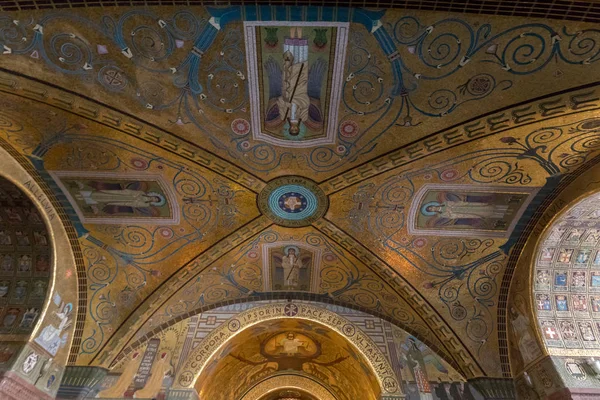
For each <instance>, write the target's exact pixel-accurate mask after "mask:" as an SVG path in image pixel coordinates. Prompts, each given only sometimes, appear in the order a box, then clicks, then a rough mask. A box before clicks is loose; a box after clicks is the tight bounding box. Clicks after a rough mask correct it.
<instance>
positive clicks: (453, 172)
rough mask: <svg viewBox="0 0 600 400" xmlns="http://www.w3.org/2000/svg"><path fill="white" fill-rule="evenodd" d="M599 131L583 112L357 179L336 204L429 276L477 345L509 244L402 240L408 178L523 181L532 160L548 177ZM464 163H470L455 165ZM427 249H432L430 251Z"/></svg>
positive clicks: (577, 157) (576, 160)
mask: <svg viewBox="0 0 600 400" xmlns="http://www.w3.org/2000/svg"><path fill="white" fill-rule="evenodd" d="M598 132H600V119H597V118H590V119H586V120H582V121H579V122H576V123H571V124H566V125H559V126H550V127H544V128H541V129H538V130H535V131H532V132H530V133H528V134H526V135H524V136H523V137H522V138H516V137H512V136H507V137H502V138H499V139H498V141H497V143H498V146H497V147H494V146H491V147H489V148H486V149H484V150H476V151H473V152H467V153H464V154H461V155H460V156H458V157H456V158H454V159H451V160H445V161H443V162H440V163H438V164H434V165H430V166H428V167H426V168H423V169H417V170H413V169H407V170H396V171H395V172H394V174H393V175H392V176H391V177H389V178H388V179H386V180H385V181H383V182H382V183H381V184H379V185H376V184H374V183H368V184H365V185H362V186H359V187H358V188H357V190H356V191H355V192H353V193H352V194H346V195H344V198H343V199H342V202H341V204H342V209H343V210H344V212H345V213H346V215H347V217H348V220H349V225H350V229H351V230H353V231H354V232H361V233H362V232H365V231H367V232H372V235H373V237H374V238H376V239H377V240H378V241H379V242H380V243H381V245H382V246H383V247H384V248H385V249H389V250H392V251H393V252H394V253H395V254H397V255H399V256H400V257H401V259H402V260H403V261H405V262H406V263H407V265H410V266H411V267H412V268H414V269H416V270H418V271H419V272H420V273H423V274H425V275H426V276H428V277H429V278H430V279H428V280H427V281H426V282H425V284H424V288H425V289H428V290H437V294H438V297H439V299H440V300H441V301H442V302H443V303H444V304H445V305H446V307H447V308H448V312H449V314H450V316H451V317H452V318H453V319H455V320H457V321H463V320H464V322H465V324H466V325H465V327H466V331H467V335H468V337H469V338H470V339H471V340H473V341H474V342H476V343H480V344H481V345H482V344H483V343H485V341H486V340H487V338H488V337H489V335H490V334H491V333H492V332H493V326H494V321H495V318H494V317H493V315H492V312H491V311H490V310H491V309H492V307H493V306H495V298H496V295H497V290H498V288H497V283H496V280H495V278H496V277H497V276H498V274H499V273H501V271H502V270H503V268H504V262H505V260H506V257H507V251H508V249H505V248H504V247H502V246H501V247H500V248H499V249H498V247H496V246H494V244H495V241H494V240H493V239H485V238H484V239H482V238H479V237H478V238H469V236H468V235H469V233H468V231H465V232H464V233H463V235H462V238H460V239H459V238H437V239H434V241H433V242H428V239H429V241H431V240H432V239H431V237H428V238H427V239H426V238H414V239H412V240H411V239H409V238H408V237H407V234H406V230H407V226H406V224H407V220H408V216H407V215H406V213H407V212H408V209H409V207H410V206H411V204H412V203H413V199H414V194H415V190H414V188H415V184H414V183H413V180H414V179H415V177H421V178H424V179H433V178H434V177H436V178H437V179H438V180H439V181H442V182H451V181H459V180H467V181H472V182H475V183H502V184H505V185H513V186H523V185H528V184H530V183H531V181H532V178H531V176H530V175H529V174H528V173H527V172H526V171H531V170H532V166H530V165H528V166H527V168H525V167H523V166H522V165H521V164H522V163H533V165H534V166H537V167H538V168H539V170H541V171H543V172H545V173H546V174H547V176H548V177H552V176H558V175H561V174H564V173H568V172H570V171H572V170H573V169H575V168H577V167H578V166H580V165H581V164H583V163H585V162H586V161H587V160H589V159H590V158H591V157H593V156H594V155H595V154H597V152H598V150H600V135H599V134H598ZM464 162H468V164H470V165H471V167H470V168H468V169H463V172H459V170H460V168H461V167H460V164H462V163H464ZM473 188H474V190H475V188H476V186H473ZM412 212H415V211H414V210H413V211H412ZM426 244H427V247H426V246H425V245H426ZM503 246H504V245H503ZM509 247H510V246H509ZM426 248H430V249H431V250H430V251H429V254H427V252H426V251H425V249H426ZM471 260H474V261H471ZM462 296H468V297H470V298H471V299H473V300H474V301H472V302H471V301H470V302H469V304H470V306H469V307H468V308H467V307H466V306H464V305H463V304H462V303H461V297H462Z"/></svg>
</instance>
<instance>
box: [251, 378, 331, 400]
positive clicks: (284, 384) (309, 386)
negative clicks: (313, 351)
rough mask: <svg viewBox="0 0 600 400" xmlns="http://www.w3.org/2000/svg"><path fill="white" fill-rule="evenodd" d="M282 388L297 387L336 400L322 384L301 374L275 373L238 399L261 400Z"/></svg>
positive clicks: (323, 398)
mask: <svg viewBox="0 0 600 400" xmlns="http://www.w3.org/2000/svg"><path fill="white" fill-rule="evenodd" d="M282 389H299V390H302V391H306V392H308V393H309V394H310V395H312V396H314V397H315V398H317V399H319V400H337V398H336V397H335V396H334V395H333V394H332V393H331V392H330V391H329V390H327V388H325V387H324V386H323V385H321V384H319V383H317V382H315V381H314V380H313V379H311V378H308V377H306V376H302V375H296V374H293V375H292V374H285V375H276V376H273V377H270V378H267V379H265V380H264V381H262V382H259V383H257V384H256V385H254V387H252V388H251V389H250V390H248V392H246V393H245V394H244V395H243V397H242V398H241V399H240V400H261V399H263V398H264V397H265V396H268V395H269V394H271V393H273V392H275V391H279V390H282Z"/></svg>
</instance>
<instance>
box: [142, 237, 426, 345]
mask: <svg viewBox="0 0 600 400" xmlns="http://www.w3.org/2000/svg"><path fill="white" fill-rule="evenodd" d="M290 241H292V242H293V243H297V244H298V245H300V244H302V247H303V248H304V249H306V250H303V251H310V250H309V249H314V250H315V254H320V259H319V260H315V259H313V264H312V265H310V266H309V267H310V268H311V271H312V273H313V274H314V273H318V279H317V282H318V284H317V286H316V287H314V292H315V293H317V294H320V295H324V296H328V297H330V298H332V299H337V300H339V301H343V302H347V303H348V304H352V305H356V306H359V307H364V308H367V309H369V310H372V311H375V312H378V313H381V314H383V315H389V316H390V317H391V318H394V319H395V320H396V321H398V322H400V323H405V324H410V323H413V322H414V316H413V315H412V314H410V312H408V311H407V310H406V308H405V307H404V306H403V304H402V301H401V299H400V297H399V295H398V294H397V293H395V292H394V291H393V290H391V289H390V288H389V287H388V286H387V285H386V284H385V282H384V281H383V280H381V278H379V277H378V276H376V275H375V274H373V273H371V272H370V271H369V270H367V269H365V268H361V267H359V266H358V265H356V263H355V262H353V261H352V260H351V259H349V258H348V256H347V255H346V254H345V253H344V252H343V251H342V250H340V249H339V248H338V247H337V246H336V245H335V244H334V243H333V242H331V241H330V240H329V239H328V238H326V237H325V236H323V235H320V234H317V233H307V234H304V235H301V236H289V235H285V234H282V233H280V232H278V231H275V230H267V231H265V232H262V233H261V234H260V235H258V236H257V237H255V238H254V239H253V240H251V241H249V242H248V243H246V244H244V245H242V246H240V247H238V248H237V249H236V251H235V253H234V254H232V255H231V256H230V257H228V258H227V259H226V260H222V261H220V262H219V263H218V264H216V265H215V266H212V267H209V268H207V269H206V270H204V271H203V272H201V273H200V274H199V275H198V276H197V277H195V278H194V279H193V281H191V282H190V283H188V284H187V285H186V286H185V287H184V288H182V289H181V291H180V294H178V295H177V296H175V297H174V298H173V299H172V300H170V301H169V302H168V303H167V304H166V305H165V306H163V307H161V309H160V310H158V311H157V312H156V313H155V314H154V315H153V316H152V320H153V324H156V323H157V321H162V322H164V321H168V320H171V319H173V318H175V317H178V316H180V315H182V314H184V313H190V312H193V311H194V310H197V309H199V308H202V307H206V306H209V305H211V304H215V303H218V302H221V301H224V300H231V299H235V298H243V297H248V296H251V295H255V296H261V295H263V296H266V295H267V293H269V291H270V290H271V289H270V288H267V287H265V286H264V285H265V283H264V279H265V275H264V274H265V273H266V271H265V268H266V265H267V264H266V263H268V261H267V260H264V259H262V256H261V254H263V252H262V251H261V250H262V247H263V246H265V245H273V244H275V243H287V242H290ZM324 248H325V249H326V251H324V252H318V253H317V250H320V249H324ZM143 332H144V330H141V331H140V334H143Z"/></svg>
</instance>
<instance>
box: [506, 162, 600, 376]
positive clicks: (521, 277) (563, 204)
mask: <svg viewBox="0 0 600 400" xmlns="http://www.w3.org/2000/svg"><path fill="white" fill-rule="evenodd" d="M599 173H600V156H597V157H595V158H593V159H592V160H590V161H589V162H587V163H586V164H584V165H582V166H581V167H579V168H578V169H577V170H576V171H574V172H573V173H571V174H569V175H567V176H566V177H565V178H564V179H563V181H562V182H561V184H560V185H559V186H558V187H557V188H556V189H555V190H554V192H553V193H552V194H551V195H549V196H548V199H547V200H546V202H545V203H544V204H543V205H542V206H541V207H540V209H539V210H538V211H537V212H536V215H534V217H532V220H531V221H530V223H529V226H528V228H527V229H526V230H525V231H524V232H523V234H522V236H521V238H520V239H519V242H518V243H517V246H515V249H513V252H512V253H511V258H510V261H509V264H508V266H509V268H507V271H506V272H505V277H504V280H503V288H504V287H506V288H507V289H508V287H510V291H508V290H507V291H506V295H505V296H504V298H502V297H501V299H500V304H502V305H503V306H504V309H503V310H501V311H500V310H499V313H498V320H499V323H500V322H501V323H502V325H501V327H502V328H503V329H500V328H499V331H498V335H499V339H500V346H501V349H502V348H507V350H510V348H511V347H510V346H509V345H508V341H509V340H511V338H510V337H509V335H508V331H509V329H507V324H508V320H509V315H508V314H509V308H510V307H509V304H508V301H509V300H510V299H512V300H513V301H514V299H517V298H521V299H523V302H524V303H525V304H526V305H527V315H526V317H527V318H528V319H529V320H530V321H535V320H536V318H537V316H536V315H535V304H534V294H533V290H532V288H533V287H534V286H533V285H534V275H535V271H534V269H535V259H536V255H537V254H538V251H539V248H540V243H541V242H542V240H543V238H544V237H545V235H546V233H547V232H548V229H549V228H550V227H552V226H553V223H554V222H555V221H557V220H558V219H559V218H560V217H562V216H563V215H564V213H565V212H567V211H568V210H569V209H570V208H571V207H572V206H573V205H575V204H577V203H578V202H579V201H580V200H582V199H584V198H585V197H587V196H589V195H591V194H593V193H595V192H598V191H600V180H598V174H599ZM532 328H533V332H534V334H535V336H536V340H537V342H538V344H539V346H540V348H541V350H542V353H543V355H542V356H541V357H539V358H538V359H536V360H534V361H532V362H531V363H529V364H526V365H518V363H515V360H514V354H512V353H509V352H508V351H507V354H506V355H505V356H504V357H503V358H502V369H503V375H504V377H507V378H508V377H511V376H517V375H519V374H521V373H522V372H523V370H525V369H527V367H528V366H529V365H533V364H535V363H536V362H538V361H539V360H540V359H541V358H543V357H545V356H547V355H548V351H547V348H546V345H545V343H544V340H543V335H542V332H541V330H540V329H539V326H538V324H537V323H533V324H532Z"/></svg>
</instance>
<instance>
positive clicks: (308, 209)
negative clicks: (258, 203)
mask: <svg viewBox="0 0 600 400" xmlns="http://www.w3.org/2000/svg"><path fill="white" fill-rule="evenodd" d="M294 198H295V200H294ZM293 202H298V203H300V204H299V207H297V208H296V207H290V206H289V204H290V203H293ZM317 205H318V201H317V197H316V196H315V194H314V193H313V192H311V191H310V190H308V189H307V188H305V187H304V186H299V185H284V186H281V187H279V188H277V189H275V190H274V191H273V192H272V193H271V195H270V196H269V208H270V209H271V211H272V212H273V214H275V215H276V216H278V217H280V218H284V219H288V220H294V221H299V220H303V219H305V218H308V217H310V216H311V215H313V214H314V213H315V211H316V210H317Z"/></svg>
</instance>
